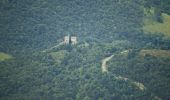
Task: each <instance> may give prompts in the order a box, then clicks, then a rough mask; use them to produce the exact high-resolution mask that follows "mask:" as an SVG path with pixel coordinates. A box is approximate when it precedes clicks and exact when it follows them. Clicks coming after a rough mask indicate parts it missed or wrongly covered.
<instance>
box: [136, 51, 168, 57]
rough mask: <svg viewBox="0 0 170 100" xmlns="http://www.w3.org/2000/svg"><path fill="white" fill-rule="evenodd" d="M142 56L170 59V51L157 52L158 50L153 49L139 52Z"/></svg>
mask: <svg viewBox="0 0 170 100" xmlns="http://www.w3.org/2000/svg"><path fill="white" fill-rule="evenodd" d="M139 55H140V56H143V57H144V56H146V55H150V56H154V57H165V58H170V51H169V50H157V49H152V50H141V51H140V52H139Z"/></svg>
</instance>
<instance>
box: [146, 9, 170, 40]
mask: <svg viewBox="0 0 170 100" xmlns="http://www.w3.org/2000/svg"><path fill="white" fill-rule="evenodd" d="M144 11H145V15H146V17H144V27H143V30H144V31H145V32H150V33H152V34H154V33H162V34H164V35H165V36H167V37H170V28H169V27H170V15H168V14H166V13H162V19H163V22H162V23H160V22H157V21H155V20H154V16H155V15H154V8H152V9H149V11H146V10H144Z"/></svg>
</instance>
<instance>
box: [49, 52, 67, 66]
mask: <svg viewBox="0 0 170 100" xmlns="http://www.w3.org/2000/svg"><path fill="white" fill-rule="evenodd" d="M66 54H67V51H65V50H61V51H58V52H51V53H49V55H51V56H52V58H53V59H54V61H55V62H56V63H57V64H60V63H61V61H62V60H64V57H65V55H66Z"/></svg>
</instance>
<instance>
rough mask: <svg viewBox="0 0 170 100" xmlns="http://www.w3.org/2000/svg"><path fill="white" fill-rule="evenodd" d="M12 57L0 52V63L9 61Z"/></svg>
mask: <svg viewBox="0 0 170 100" xmlns="http://www.w3.org/2000/svg"><path fill="white" fill-rule="evenodd" d="M11 58H12V56H11V55H9V54H6V53H3V52H0V61H5V60H8V59H11Z"/></svg>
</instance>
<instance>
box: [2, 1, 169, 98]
mask: <svg viewBox="0 0 170 100" xmlns="http://www.w3.org/2000/svg"><path fill="white" fill-rule="evenodd" d="M163 1H164V0H163ZM166 2H168V1H166ZM162 3H163V2H162ZM163 4H164V5H165V4H166V3H163ZM157 5H159V4H158V3H156V2H153V1H148V2H146V4H145V6H147V7H151V6H154V7H157V8H158V13H156V14H157V15H156V17H157V18H156V19H157V20H160V21H161V15H160V12H162V10H160V6H157ZM142 7H143V1H142V0H1V1H0V52H6V53H9V54H11V55H13V56H14V59H11V60H5V61H3V62H0V99H2V100H3V99H4V100H11V99H12V100H154V96H159V97H161V98H162V99H165V100H168V99H169V91H170V87H169V80H170V79H169V73H168V72H169V62H168V61H169V59H159V58H154V57H151V56H149V55H147V56H146V57H144V59H142V60H140V59H139V58H138V53H139V51H140V50H141V49H143V48H145V49H166V50H169V49H170V45H169V43H170V41H169V39H165V38H163V36H162V35H159V34H158V35H145V34H144V33H143V31H142V30H141V28H142V25H143V15H144V14H143V8H142ZM161 7H162V6H161ZM165 7H166V8H168V6H167V5H166V6H165ZM161 9H162V8H161ZM168 11H169V10H165V8H164V12H165V13H168ZM67 34H72V35H75V36H77V37H78V44H77V45H61V46H59V47H58V48H54V49H52V50H51V51H48V52H42V51H43V50H44V49H47V48H51V47H53V46H55V45H57V44H58V43H60V42H61V41H63V37H64V36H65V35H67ZM123 50H130V52H129V53H128V55H127V56H125V57H124V56H122V55H119V53H120V52H122V51H123ZM59 51H66V53H65V55H64V56H63V58H62V59H55V57H53V56H52V55H51V54H50V53H54V52H59ZM112 54H117V55H116V56H115V57H114V58H113V59H112V60H111V61H110V62H109V63H107V64H108V66H109V73H102V71H101V61H102V59H103V58H105V57H108V56H110V55H112ZM58 56H60V55H58ZM59 58H61V57H59ZM119 75H120V76H126V77H128V78H130V79H132V80H135V81H139V82H142V83H144V85H145V86H146V88H147V90H144V91H141V90H140V89H138V88H136V87H135V86H134V84H132V83H131V82H130V81H125V80H119V79H116V76H119ZM161 91H163V92H161Z"/></svg>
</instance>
